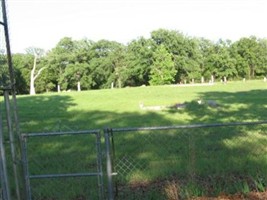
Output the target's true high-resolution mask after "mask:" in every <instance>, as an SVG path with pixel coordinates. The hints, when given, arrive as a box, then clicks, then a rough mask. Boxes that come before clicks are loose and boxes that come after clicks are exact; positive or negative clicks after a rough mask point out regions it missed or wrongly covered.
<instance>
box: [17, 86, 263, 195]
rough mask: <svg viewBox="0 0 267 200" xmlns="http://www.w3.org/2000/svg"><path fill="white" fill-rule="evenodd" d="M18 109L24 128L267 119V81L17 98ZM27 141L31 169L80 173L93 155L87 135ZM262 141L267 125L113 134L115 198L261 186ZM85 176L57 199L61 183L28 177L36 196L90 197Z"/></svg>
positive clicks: (244, 188) (200, 192)
mask: <svg viewBox="0 0 267 200" xmlns="http://www.w3.org/2000/svg"><path fill="white" fill-rule="evenodd" d="M200 99H201V100H202V101H206V102H207V101H209V100H212V101H213V102H216V106H209V105H207V104H203V105H199V104H198V103H197V101H198V100H200ZM140 102H142V103H144V105H145V106H150V107H153V106H172V105H175V104H185V105H186V106H185V108H182V109H169V108H168V109H163V110H143V109H140V107H139V104H140ZM18 108H19V118H20V126H21V129H22V132H24V133H29V132H44V131H45V132H49V131H62V130H83V129H96V128H99V129H102V128H104V127H113V128H120V127H146V126H168V125H184V124H203V123H204V124H207V123H208V124H210V123H226V122H248V121H263V120H266V119H267V112H266V111H267V83H265V82H263V81H247V82H229V83H227V84H225V85H224V84H221V83H217V84H215V85H210V86H158V87H139V88H124V89H112V90H111V89H110V90H94V91H83V92H79V93H78V92H65V93H64V92H63V93H60V94H58V93H52V94H42V95H36V96H18ZM29 141H30V143H29V144H28V145H29V149H28V151H29V152H30V153H32V154H31V155H30V157H29V160H30V163H29V166H30V171H31V173H33V174H35V173H37V174H38V173H41V171H44V173H46V172H47V171H48V172H49V173H56V172H69V171H71V172H77V170H82V171H86V169H88V168H89V166H88V165H89V164H88V163H91V161H92V160H95V156H94V155H87V154H86V152H89V151H90V150H88V147H86V141H88V143H90V142H92V143H93V141H94V139H92V138H91V139H84V138H83V139H77V140H74V139H73V138H72V139H68V137H63V138H61V139H60V138H59V139H57V140H50V139H49V138H44V139H40V138H35V139H34V140H33V139H32V140H29ZM266 141H267V134H266V126H265V127H264V126H252V127H249V128H247V127H242V126H237V127H234V128H233V127H225V128H220V129H218V128H205V129H192V130H191V129H190V130H188V131H187V130H186V131H184V130H171V131H164V132H158V133H156V134H155V132H151V131H148V132H138V131H137V132H133V133H131V132H128V133H124V134H115V135H114V144H115V147H116V163H115V166H114V167H115V169H114V170H116V172H118V176H117V177H116V185H117V190H118V191H119V196H118V197H117V199H175V198H174V197H175V196H176V197H178V196H179V198H188V197H191V196H199V195H216V194H219V193H221V192H228V193H234V192H238V191H239V192H248V191H249V190H255V189H256V190H263V189H264V188H265V187H266V184H267V175H266V174H267V171H266V169H267V157H266V155H267V148H266ZM90 148H92V147H90ZM90 152H91V151H90ZM92 152H94V151H93V150H92ZM63 163H65V164H64V165H63ZM62 166H63V167H62ZM123 166H124V168H123ZM129 166H130V167H129ZM90 167H94V165H93V164H90ZM38 170H39V171H38ZM68 181H69V180H68ZM68 181H66V180H64V183H65V184H67V182H68ZM75 181H77V182H75ZM86 181H87V180H82V179H81V180H80V179H78V180H77V179H75V180H73V181H71V182H72V183H70V185H68V187H71V188H72V189H71V190H68V191H66V192H64V195H65V196H60V195H61V194H60V193H59V192H58V191H55V194H56V195H59V196H57V197H55V196H51V195H50V196H49V192H50V193H51V191H53V190H55V188H56V186H57V185H59V184H61V183H62V182H61V183H59V182H57V180H55V184H51V181H49V180H47V181H46V182H47V183H45V181H44V182H42V181H38V180H34V181H33V184H34V185H36V187H37V186H38V185H39V186H40V187H39V186H38V187H37V188H36V189H35V190H34V191H33V192H34V193H35V194H36V196H35V199H62V198H64V199H88V198H86V197H85V196H86V195H89V194H88V193H86V192H85V190H86V188H87V186H88V185H90V184H92V183H91V182H90V181H89V182H86ZM94 183H95V182H94ZM73 184H74V185H73ZM125 186H126V187H125ZM62 188H64V187H63V185H62ZM59 190H61V189H59ZM46 193H47V194H46ZM79 193H81V194H83V195H79ZM38 195H39V196H38ZM66 195H67V196H68V195H70V196H72V197H70V198H69V197H67V196H66ZM89 199H90V198H89Z"/></svg>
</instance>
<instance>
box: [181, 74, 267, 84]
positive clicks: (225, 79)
mask: <svg viewBox="0 0 267 200" xmlns="http://www.w3.org/2000/svg"><path fill="white" fill-rule="evenodd" d="M245 81H246V78H243V82H245ZM263 81H264V82H267V78H266V77H264V78H263ZM191 83H193V84H194V83H195V80H194V79H192V82H191ZM201 83H205V79H204V77H203V76H202V77H201ZM209 83H210V84H213V83H214V76H213V75H212V76H211V79H210V80H209ZM221 83H227V78H226V76H224V77H223V79H221ZM184 84H186V80H184Z"/></svg>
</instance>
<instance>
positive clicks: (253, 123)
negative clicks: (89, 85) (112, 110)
mask: <svg viewBox="0 0 267 200" xmlns="http://www.w3.org/2000/svg"><path fill="white" fill-rule="evenodd" d="M261 124H267V121H257V122H232V123H215V124H191V125H174V126H154V127H128V128H108V129H107V130H108V131H111V132H131V131H149V130H173V129H193V128H212V127H224V126H249V125H261Z"/></svg>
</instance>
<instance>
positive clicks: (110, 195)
mask: <svg viewBox="0 0 267 200" xmlns="http://www.w3.org/2000/svg"><path fill="white" fill-rule="evenodd" d="M104 134H105V144H106V158H107V181H108V200H113V199H114V194H113V183H112V162H111V154H110V151H111V148H110V130H109V129H108V128H105V129H104Z"/></svg>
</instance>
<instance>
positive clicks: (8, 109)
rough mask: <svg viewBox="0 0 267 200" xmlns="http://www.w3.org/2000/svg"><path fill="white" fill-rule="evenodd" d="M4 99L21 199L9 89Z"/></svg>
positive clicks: (13, 163)
mask: <svg viewBox="0 0 267 200" xmlns="http://www.w3.org/2000/svg"><path fill="white" fill-rule="evenodd" d="M4 99H5V106H6V118H7V127H8V135H9V141H10V149H11V157H12V165H13V173H14V179H15V184H16V195H17V199H18V200H20V199H21V198H20V190H19V177H18V167H17V161H16V159H17V155H16V149H15V138H14V131H13V124H12V117H11V106H10V99H9V91H8V90H4Z"/></svg>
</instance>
